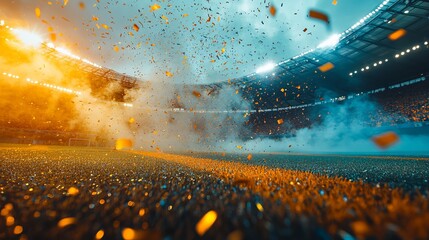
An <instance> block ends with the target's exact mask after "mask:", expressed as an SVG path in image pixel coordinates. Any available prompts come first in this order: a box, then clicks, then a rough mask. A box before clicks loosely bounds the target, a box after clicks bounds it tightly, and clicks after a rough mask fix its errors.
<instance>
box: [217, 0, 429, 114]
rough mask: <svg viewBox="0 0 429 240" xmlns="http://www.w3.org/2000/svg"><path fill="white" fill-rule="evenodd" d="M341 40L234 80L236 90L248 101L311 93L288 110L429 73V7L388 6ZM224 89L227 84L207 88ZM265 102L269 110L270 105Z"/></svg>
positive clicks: (418, 0)
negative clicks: (325, 94)
mask: <svg viewBox="0 0 429 240" xmlns="http://www.w3.org/2000/svg"><path fill="white" fill-rule="evenodd" d="M401 29H403V30H405V32H406V34H405V35H404V36H403V37H401V38H399V39H397V40H395V41H393V40H391V39H390V38H389V36H390V35H391V34H392V33H395V32H396V31H398V30H401ZM401 31H402V30H401ZM338 38H339V39H338V40H339V42H338V43H337V44H335V46H333V47H328V48H319V47H318V48H316V49H311V50H309V51H308V52H306V53H302V54H300V55H298V56H295V57H292V58H289V59H286V60H285V61H283V62H280V63H278V64H276V67H275V68H274V70H273V71H271V72H269V73H266V74H265V75H262V74H256V73H253V74H250V75H248V76H245V77H242V78H238V79H234V80H231V82H232V85H234V86H237V87H240V88H242V89H243V91H244V92H247V94H248V95H259V96H264V95H265V98H267V97H268V98H269V97H270V96H271V98H272V92H273V91H277V90H279V89H280V88H285V89H286V88H290V89H296V88H297V87H298V88H299V87H302V86H303V85H304V87H305V88H306V89H307V90H308V89H309V90H310V91H307V92H306V93H303V94H301V95H300V96H299V99H297V98H296V94H291V95H290V97H288V99H287V100H286V103H283V104H286V105H289V106H290V105H296V104H302V103H310V102H314V100H315V99H318V98H320V97H322V96H319V95H318V94H317V89H321V88H322V89H328V90H329V91H331V92H333V93H335V94H336V95H338V96H342V95H346V94H349V93H353V92H360V91H366V90H370V89H375V88H378V87H383V86H386V85H389V84H393V83H397V82H401V81H404V80H407V78H412V77H417V76H419V75H420V74H424V73H428V72H429V65H428V64H427V59H429V48H428V45H427V41H428V40H429V2H428V1H422V0H408V1H404V0H391V1H389V0H386V1H384V2H383V3H382V4H381V5H380V6H379V7H377V8H376V9H375V10H374V11H372V12H370V13H369V14H368V15H366V16H365V17H364V18H362V19H361V20H360V21H359V22H358V23H356V24H355V25H353V26H352V27H350V28H349V29H347V30H346V31H344V32H343V33H341V34H339V35H338ZM326 63H332V64H333V66H334V68H333V69H331V70H329V71H327V72H322V71H321V70H320V69H319V67H321V66H322V65H324V64H326ZM225 85H228V83H226V82H223V83H218V84H210V85H208V86H209V87H214V86H216V87H221V86H225ZM229 85H231V83H230V84H229ZM296 92H299V91H298V90H296ZM267 101H268V102H267V103H266V105H267V106H268V105H270V103H269V101H270V100H267ZM272 103H273V102H272ZM273 104H276V103H273ZM280 105H281V104H280Z"/></svg>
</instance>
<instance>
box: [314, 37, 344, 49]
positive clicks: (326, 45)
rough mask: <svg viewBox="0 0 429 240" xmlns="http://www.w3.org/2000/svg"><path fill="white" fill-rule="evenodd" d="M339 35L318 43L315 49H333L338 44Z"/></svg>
mask: <svg viewBox="0 0 429 240" xmlns="http://www.w3.org/2000/svg"><path fill="white" fill-rule="evenodd" d="M340 36H341V35H340V34H334V35H332V36H330V37H329V38H328V39H326V40H325V41H323V42H322V43H320V44H319V45H318V46H317V48H333V47H335V46H336V45H337V44H338V43H339V42H340Z"/></svg>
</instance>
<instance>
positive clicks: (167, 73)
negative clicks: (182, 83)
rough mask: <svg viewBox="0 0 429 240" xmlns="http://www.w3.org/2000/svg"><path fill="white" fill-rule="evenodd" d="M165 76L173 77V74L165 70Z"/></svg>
mask: <svg viewBox="0 0 429 240" xmlns="http://www.w3.org/2000/svg"><path fill="white" fill-rule="evenodd" d="M165 76H167V77H173V74H172V73H171V72H170V71H165Z"/></svg>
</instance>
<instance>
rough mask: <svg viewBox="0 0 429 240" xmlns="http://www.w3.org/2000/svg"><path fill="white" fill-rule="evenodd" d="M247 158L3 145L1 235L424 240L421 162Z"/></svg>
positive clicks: (428, 215) (426, 215)
mask: <svg viewBox="0 0 429 240" xmlns="http://www.w3.org/2000/svg"><path fill="white" fill-rule="evenodd" d="M246 156H247V155H246ZM246 156H241V155H226V156H222V155H218V154H195V155H189V154H187V155H179V154H166V153H155V152H137V151H136V152H131V151H129V152H120V151H115V150H110V149H101V148H99V149H96V148H85V147H50V146H23V145H0V209H1V216H0V238H1V239H195V238H216V239H267V238H271V239H285V238H288V239H290V238H292V239H331V238H334V239H353V238H384V239H398V238H403V239H427V238H429V206H428V199H427V190H428V188H427V182H425V181H424V180H425V178H424V176H425V175H424V173H427V172H428V169H427V168H428V164H427V160H426V159H419V160H413V159H389V158H366V159H365V158H362V157H354V158H353V157H352V158H349V157H346V156H311V155H309V156H301V157H297V156H291V155H289V156H288V155H285V156H283V155H282V156H278V155H257V154H255V155H254V156H253V157H252V159H251V160H250V161H249V160H247V159H246ZM344 162H347V164H344ZM347 166H348V168H347ZM371 166H375V167H374V168H375V170H374V169H372V168H371ZM363 168H364V169H367V171H366V172H363V171H361V169H363ZM325 170H326V171H325ZM349 171H350V172H352V174H353V177H350V176H347V172H349ZM383 171H385V172H386V175H385V176H388V177H384V176H383V175H380V173H382V172H383ZM360 172H361V174H360V175H359V173H360ZM367 172H370V174H367ZM395 176H397V177H395ZM375 178H376V180H374V179H375ZM350 179H353V180H350ZM358 179H362V181H359V180H358ZM413 179H414V180H415V182H414V183H413V182H411V183H408V184H401V182H402V183H403V182H404V180H405V181H406V182H409V181H412V180H413ZM413 186H415V187H414V188H413ZM207 213H208V214H207Z"/></svg>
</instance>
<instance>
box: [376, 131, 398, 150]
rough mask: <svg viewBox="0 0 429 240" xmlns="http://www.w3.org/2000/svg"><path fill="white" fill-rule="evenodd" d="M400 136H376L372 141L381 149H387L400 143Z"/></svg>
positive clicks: (394, 134) (388, 133)
mask: <svg viewBox="0 0 429 240" xmlns="http://www.w3.org/2000/svg"><path fill="white" fill-rule="evenodd" d="M398 140H399V136H398V135H397V134H396V133H394V132H387V133H383V134H380V135H378V136H375V137H373V138H372V141H373V142H374V143H375V144H376V145H377V146H378V147H380V148H382V149H387V148H389V147H391V146H392V145H394V144H395V143H396V142H398Z"/></svg>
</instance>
